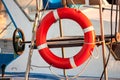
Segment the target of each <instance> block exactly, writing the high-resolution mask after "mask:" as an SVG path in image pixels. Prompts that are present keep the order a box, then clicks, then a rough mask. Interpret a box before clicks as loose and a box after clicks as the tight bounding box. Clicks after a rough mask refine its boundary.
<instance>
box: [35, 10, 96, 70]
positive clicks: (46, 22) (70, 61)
mask: <svg viewBox="0 0 120 80" xmlns="http://www.w3.org/2000/svg"><path fill="white" fill-rule="evenodd" d="M58 19H72V20H74V21H76V22H77V23H78V24H79V25H80V26H81V27H82V29H83V31H84V38H85V39H84V44H83V47H82V49H81V50H80V51H79V52H78V53H77V54H76V55H74V56H73V57H69V58H61V57H58V56H56V55H55V54H54V53H52V52H51V51H50V50H49V47H48V46H47V42H46V36H47V31H48V29H49V28H50V26H51V25H52V24H53V23H54V22H56V21H57V20H58ZM36 45H37V48H38V50H39V54H40V55H41V56H42V57H43V59H44V60H45V61H46V62H47V63H48V64H50V65H52V66H54V67H57V68H61V69H71V68H75V67H77V66H79V65H81V64H82V63H84V62H85V61H86V60H87V59H88V58H89V56H90V55H91V52H92V51H93V49H94V46H95V31H94V28H93V26H92V24H91V22H90V21H89V19H88V18H87V17H86V16H85V15H84V14H83V13H82V12H81V11H78V10H76V9H72V8H59V9H57V10H54V11H51V12H50V13H48V14H47V15H46V16H45V17H44V18H43V20H42V21H41V22H40V24H39V26H38V29H37V32H36Z"/></svg>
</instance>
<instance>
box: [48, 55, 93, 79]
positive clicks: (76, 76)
mask: <svg viewBox="0 0 120 80" xmlns="http://www.w3.org/2000/svg"><path fill="white" fill-rule="evenodd" d="M90 59H91V57H90ZM90 59H89V60H88V62H87V63H86V65H85V66H84V67H83V69H82V70H81V71H80V72H79V73H78V74H77V75H75V76H73V77H69V76H65V77H62V76H60V75H58V74H57V73H56V72H54V71H53V70H52V69H51V66H50V67H49V70H50V71H51V72H52V74H54V75H55V76H57V77H59V78H60V79H66V78H67V79H68V80H69V79H71V80H73V79H75V78H78V77H79V76H80V75H81V74H82V73H83V72H84V71H85V69H86V68H87V66H88V65H89V63H90Z"/></svg>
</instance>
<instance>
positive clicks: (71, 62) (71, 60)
mask: <svg viewBox="0 0 120 80" xmlns="http://www.w3.org/2000/svg"><path fill="white" fill-rule="evenodd" d="M69 60H70V64H71V66H72V67H73V68H75V67H77V65H76V64H75V61H74V58H73V57H71V58H69Z"/></svg>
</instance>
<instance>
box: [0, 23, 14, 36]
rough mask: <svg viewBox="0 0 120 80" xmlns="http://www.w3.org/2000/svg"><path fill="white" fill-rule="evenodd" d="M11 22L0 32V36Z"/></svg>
mask: <svg viewBox="0 0 120 80" xmlns="http://www.w3.org/2000/svg"><path fill="white" fill-rule="evenodd" d="M11 23H12V22H10V23H9V24H7V25H6V27H5V28H4V29H3V30H2V31H1V32H0V35H1V34H2V33H3V32H4V31H5V30H6V29H7V28H8V27H9V26H10V25H11Z"/></svg>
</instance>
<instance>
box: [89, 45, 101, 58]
mask: <svg viewBox="0 0 120 80" xmlns="http://www.w3.org/2000/svg"><path fill="white" fill-rule="evenodd" d="M95 50H96V52H97V55H96V56H95V55H94V54H93V52H92V51H91V56H92V57H93V58H94V59H98V58H99V52H98V48H97V47H96V46H95Z"/></svg>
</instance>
